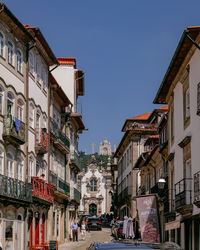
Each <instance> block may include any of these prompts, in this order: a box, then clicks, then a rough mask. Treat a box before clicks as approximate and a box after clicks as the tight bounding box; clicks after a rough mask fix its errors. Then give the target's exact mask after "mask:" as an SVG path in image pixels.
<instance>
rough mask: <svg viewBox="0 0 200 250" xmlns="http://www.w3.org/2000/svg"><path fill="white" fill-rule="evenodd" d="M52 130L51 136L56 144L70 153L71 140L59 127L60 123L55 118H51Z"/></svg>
mask: <svg viewBox="0 0 200 250" xmlns="http://www.w3.org/2000/svg"><path fill="white" fill-rule="evenodd" d="M50 131H51V138H52V140H53V141H54V144H55V145H56V146H57V147H58V148H59V149H60V150H62V151H63V152H64V153H68V152H69V148H70V140H69V138H68V137H67V136H66V135H65V134H64V133H63V132H62V131H61V130H60V129H59V127H58V125H57V124H56V122H55V121H54V120H53V119H51V121H50Z"/></svg>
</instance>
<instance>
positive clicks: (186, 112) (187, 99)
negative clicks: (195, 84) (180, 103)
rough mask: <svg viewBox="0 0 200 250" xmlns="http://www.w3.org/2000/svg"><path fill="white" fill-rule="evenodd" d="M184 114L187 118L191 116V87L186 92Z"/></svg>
mask: <svg viewBox="0 0 200 250" xmlns="http://www.w3.org/2000/svg"><path fill="white" fill-rule="evenodd" d="M184 115H185V120H187V119H188V118H189V117H190V91H189V88H188V89H187V90H186V91H185V92H184Z"/></svg>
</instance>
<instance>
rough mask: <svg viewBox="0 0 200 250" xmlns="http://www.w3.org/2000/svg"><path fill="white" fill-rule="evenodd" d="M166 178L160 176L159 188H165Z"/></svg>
mask: <svg viewBox="0 0 200 250" xmlns="http://www.w3.org/2000/svg"><path fill="white" fill-rule="evenodd" d="M165 183H166V180H165V179H164V178H163V177H160V179H159V180H158V188H159V189H161V190H163V189H164V187H165Z"/></svg>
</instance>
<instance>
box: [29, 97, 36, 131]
mask: <svg viewBox="0 0 200 250" xmlns="http://www.w3.org/2000/svg"><path fill="white" fill-rule="evenodd" d="M34 113H35V107H34V105H33V103H32V102H30V103H29V126H30V127H31V128H34Z"/></svg>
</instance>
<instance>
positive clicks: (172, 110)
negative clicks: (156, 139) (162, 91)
mask: <svg viewBox="0 0 200 250" xmlns="http://www.w3.org/2000/svg"><path fill="white" fill-rule="evenodd" d="M173 137H174V109H173V108H172V109H171V139H172V140H173Z"/></svg>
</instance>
